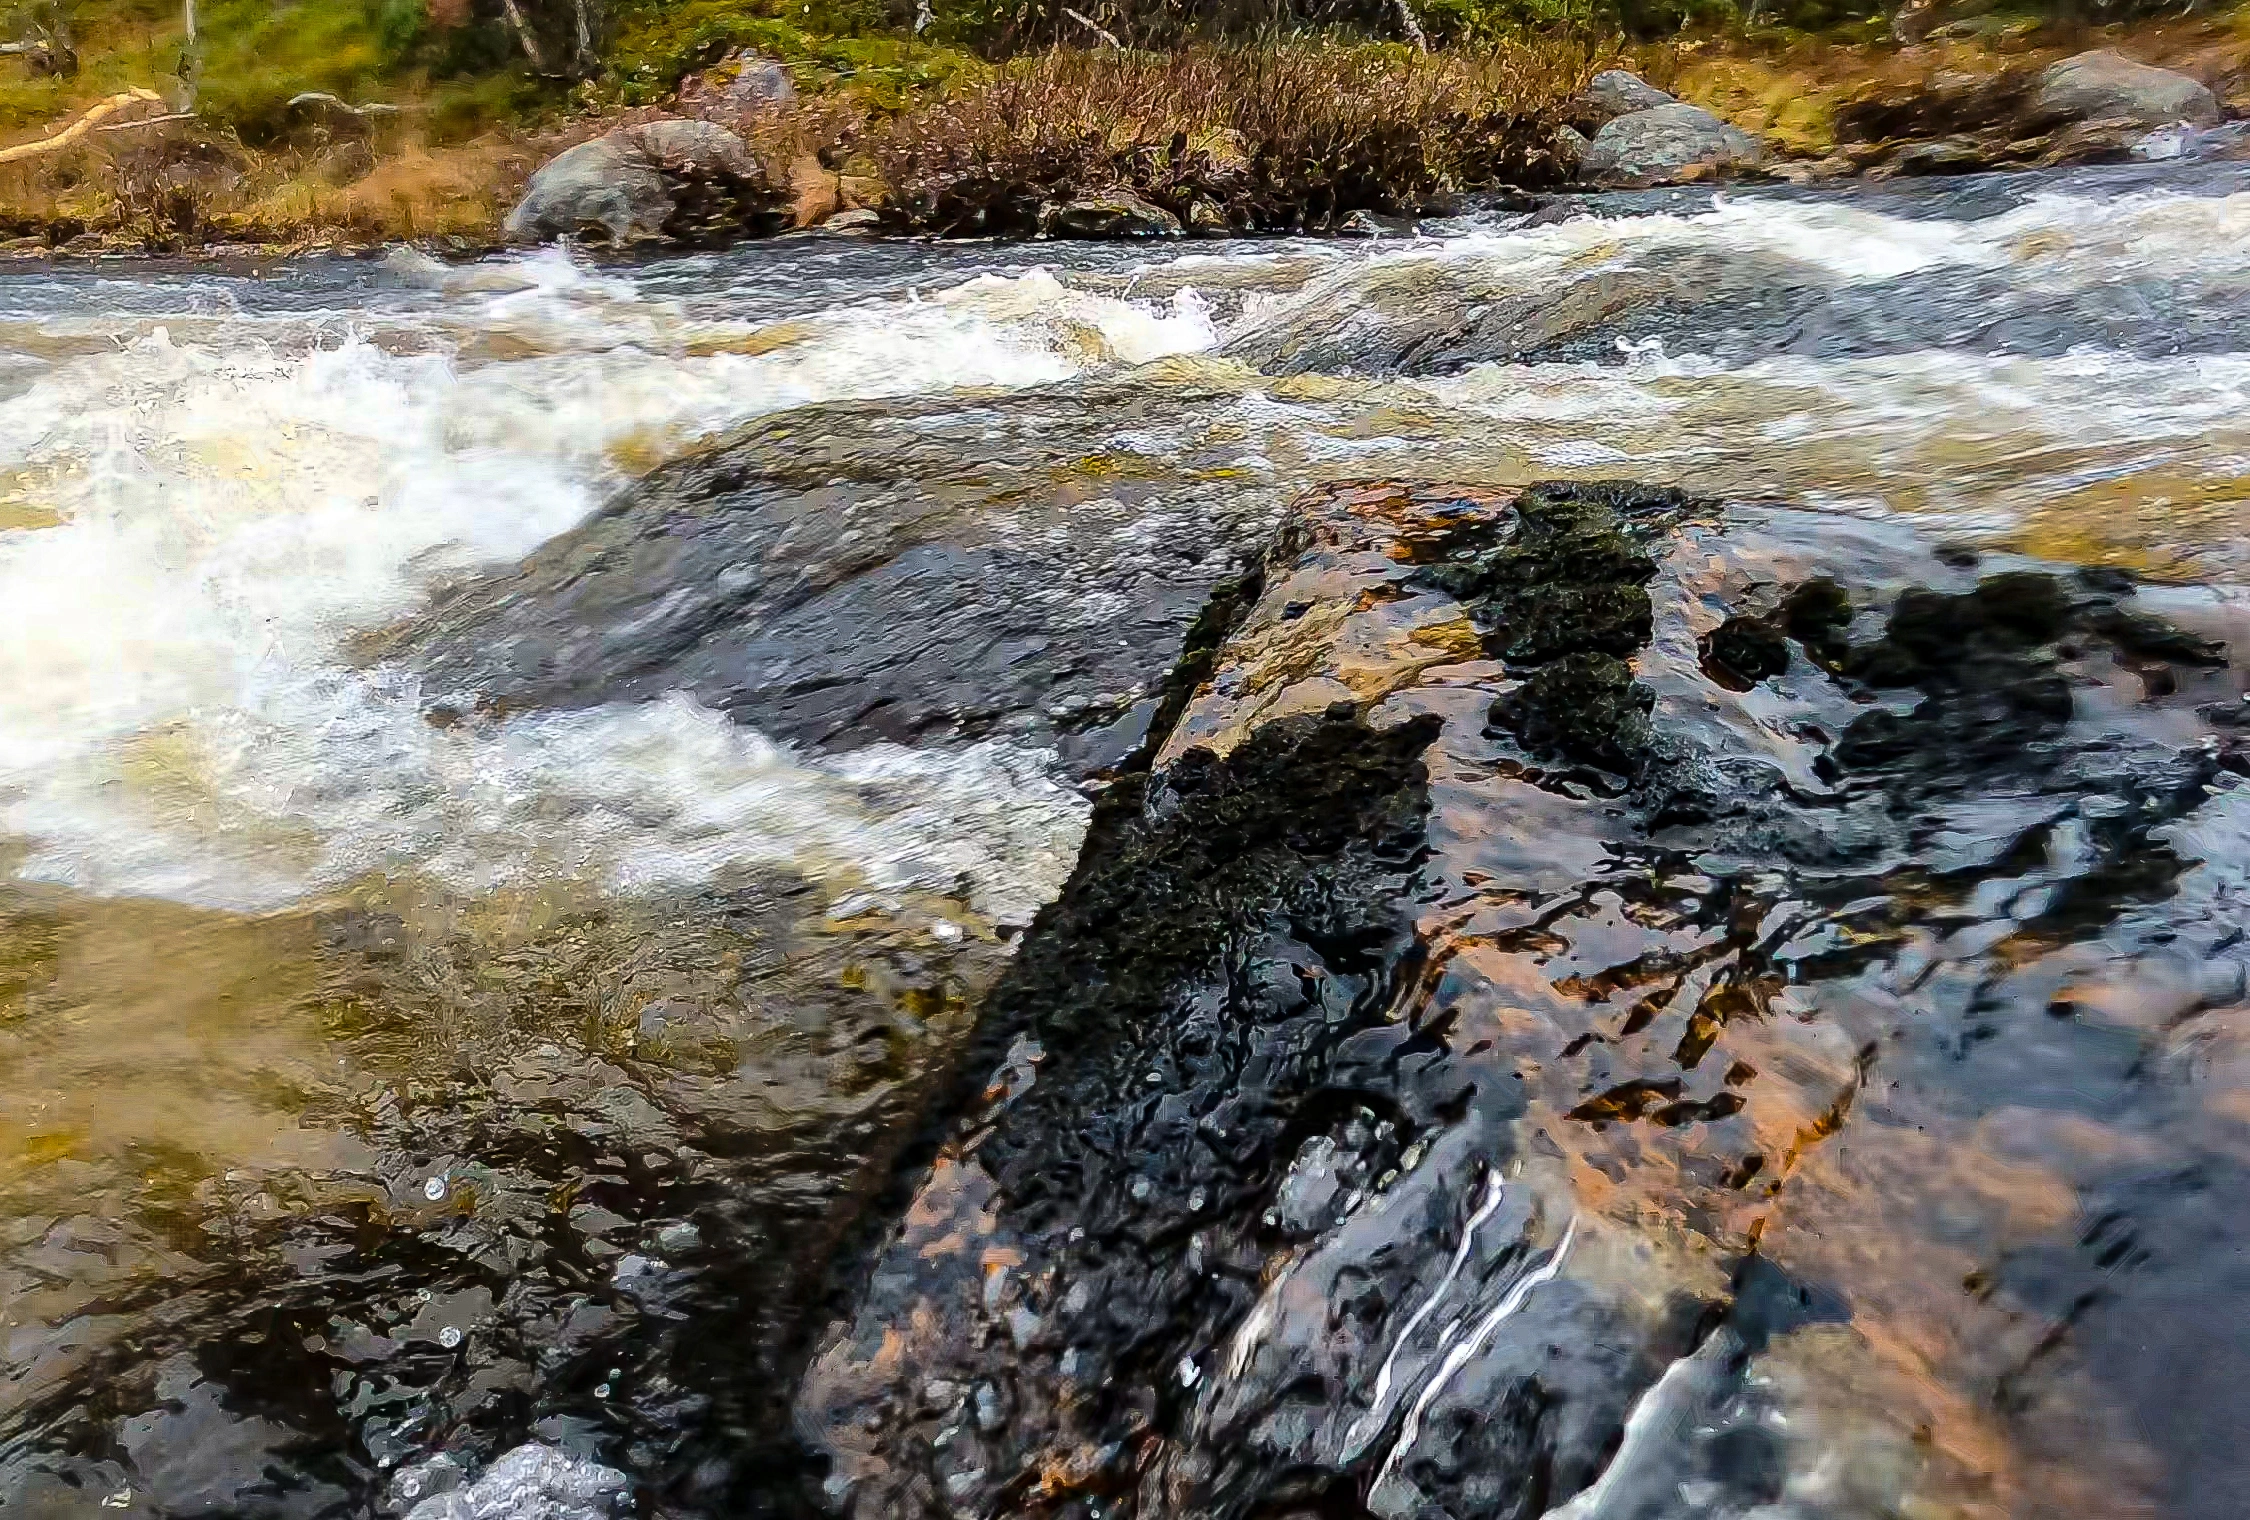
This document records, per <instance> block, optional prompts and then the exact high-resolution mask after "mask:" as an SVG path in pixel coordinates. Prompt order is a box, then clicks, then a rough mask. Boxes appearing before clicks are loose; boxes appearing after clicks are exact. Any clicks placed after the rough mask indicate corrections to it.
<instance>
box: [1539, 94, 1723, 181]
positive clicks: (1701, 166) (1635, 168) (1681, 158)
mask: <svg viewBox="0 0 2250 1520" xmlns="http://www.w3.org/2000/svg"><path fill="white" fill-rule="evenodd" d="M1765 158H1766V150H1765V145H1764V144H1763V143H1761V142H1759V141H1758V140H1757V139H1756V138H1755V137H1752V136H1751V135H1750V134H1749V133H1747V132H1745V131H1743V130H1742V129H1741V128H1740V127H1736V126H1731V125H1729V124H1728V123H1726V122H1723V121H1721V120H1719V118H1718V117H1716V116H1713V115H1712V114H1711V113H1710V112H1709V111H1706V110H1704V109H1703V108H1702V107H1701V106H1691V105H1689V104H1687V103H1686V102H1684V101H1677V100H1675V101H1670V102H1669V103H1667V104H1664V105H1657V106H1651V107H1649V108H1647V109H1645V110H1638V111H1631V112H1628V113H1626V114H1625V115H1622V116H1617V117H1613V118H1611V119H1610V120H1609V121H1607V122H1605V123H1604V124H1603V125H1602V129H1601V130H1600V131H1599V132H1596V133H1595V134H1594V139H1593V141H1592V143H1590V144H1589V145H1588V146H1587V148H1586V151H1585V153H1584V154H1583V155H1582V156H1581V157H1580V159H1579V172H1580V174H1581V175H1583V176H1584V177H1585V178H1587V179H1590V180H1592V181H1594V182H1595V183H1597V184H1603V185H1619V186H1641V185H1665V184H1673V183H1676V182H1678V181H1680V180H1682V179H1689V178H1694V177H1698V176H1702V175H1710V174H1716V173H1721V172H1726V171H1733V170H1741V169H1749V168H1755V167H1756V166H1757V165H1759V164H1762V163H1763V162H1765Z"/></svg>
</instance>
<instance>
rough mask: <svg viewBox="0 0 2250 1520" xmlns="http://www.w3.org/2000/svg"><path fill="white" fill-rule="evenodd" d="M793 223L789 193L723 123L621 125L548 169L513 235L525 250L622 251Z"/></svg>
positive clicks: (510, 227)
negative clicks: (578, 245)
mask: <svg viewBox="0 0 2250 1520" xmlns="http://www.w3.org/2000/svg"><path fill="white" fill-rule="evenodd" d="M787 222H788V215H787V197H786V195H783V194H781V193H779V192H777V191H776V189H775V188H774V186H773V184H772V183H771V181H770V179H769V176H768V175H767V174H766V172H765V170H764V167H763V166H762V165H761V164H760V163H759V162H758V160H757V157H756V156H755V155H754V154H753V153H752V152H751V151H750V149H749V147H748V146H747V145H746V144H745V143H744V142H743V140H742V139H741V138H740V137H738V136H736V135H735V134H734V133H733V132H730V131H728V130H727V129H726V128H725V127H722V126H720V125H718V124H716V123H714V122H708V121H691V120H665V121H652V122H645V123H641V124H639V125H636V126H630V127H620V128H618V129H617V130H615V131H613V132H609V133H606V134H604V135H603V136H601V137H597V138H594V139H593V140H591V141H589V142H583V143H580V144H579V145H578V146H577V147H575V148H571V149H568V150H566V151H565V152H563V153H561V154H558V155H557V156H556V157H555V158H553V159H552V160H550V161H549V162H547V163H546V164H544V165H542V166H541V167H540V169H539V171H538V172H537V173H536V174H534V175H532V177H531V183H530V184H529V185H527V186H525V188H524V194H523V199H522V200H520V201H518V202H517V203H516V206H515V208H514V209H513V210H511V211H510V212H509V213H508V217H507V222H506V224H505V227H504V231H505V233H506V236H507V237H508V240H509V241H511V242H518V243H539V242H547V241H549V240H552V239H555V238H563V237H575V238H585V239H589V240H592V241H597V242H608V243H610V244H613V245H619V246H622V245H624V244H628V243H634V242H643V241H651V240H686V241H700V240H707V239H710V238H714V237H724V236H728V235H738V234H740V233H743V232H773V231H778V230H779V229H780V228H781V227H783V226H786V225H787Z"/></svg>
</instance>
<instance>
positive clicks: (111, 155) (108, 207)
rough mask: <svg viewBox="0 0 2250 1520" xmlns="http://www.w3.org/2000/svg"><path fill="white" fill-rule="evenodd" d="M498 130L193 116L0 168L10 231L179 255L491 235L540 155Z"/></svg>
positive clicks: (4, 232)
mask: <svg viewBox="0 0 2250 1520" xmlns="http://www.w3.org/2000/svg"><path fill="white" fill-rule="evenodd" d="M542 146H543V145H541V144H538V143H534V142H531V141H528V140H524V139H512V138H499V137H492V138H486V139H482V140H479V141H476V142H471V143H464V144H457V145H450V146H444V147H432V146H429V145H428V144H426V143H424V142H422V141H420V140H418V139H413V138H399V137H393V138H390V139H387V140H378V141H373V142H360V141H346V142H340V143H326V144H317V145H296V146H282V147H277V148H267V149H252V148H246V147H244V146H243V145H242V144H241V143H239V142H238V141H236V140H235V139H234V138H232V137H231V136H230V135H228V134H225V133H220V132H214V131H211V130H209V129H207V128H203V127H201V126H199V125H198V124H196V123H182V124H179V125H177V126H171V127H167V128H162V129H157V128H151V129H149V130H147V131H145V132H138V133H132V134H121V135H119V136H116V137H113V138H105V139H98V140H94V141H90V142H88V143H86V144H85V145H83V146H78V147H74V148H72V149H69V150H66V151H63V152H59V153H56V154H53V155H49V156H44V157H42V158H39V159H36V160H32V161H27V162H24V163H19V164H10V165H0V237H7V238H15V239H23V240H26V241H32V240H36V241H37V242H39V243H41V244H45V245H48V246H61V245H63V244H66V243H70V242H72V241H74V240H76V241H81V242H84V243H89V244H99V245H101V246H105V247H112V248H140V249H146V250H149V251H152V252H171V251H177V250H181V249H187V248H194V247H197V246H201V245H205V244H210V243H282V244H298V243H307V242H327V243H333V242H347V243H375V242H384V241H390V240H395V239H402V238H465V239H469V240H471V241H479V242H481V241H487V240H489V239H490V238H491V237H492V236H493V235H494V234H495V231H496V229H497V228H498V226H499V224H500V218H501V217H502V216H503V215H504V214H505V213H506V211H507V208H508V206H509V205H510V204H511V203H512V201H513V200H514V198H515V196H516V194H517V193H518V192H519V191H520V190H521V188H522V185H523V182H524V180H525V179H526V178H527V177H528V176H529V174H530V172H531V170H532V169H533V168H534V167H535V166H536V165H537V164H538V162H539V161H540V159H541V157H542V156H543V153H542Z"/></svg>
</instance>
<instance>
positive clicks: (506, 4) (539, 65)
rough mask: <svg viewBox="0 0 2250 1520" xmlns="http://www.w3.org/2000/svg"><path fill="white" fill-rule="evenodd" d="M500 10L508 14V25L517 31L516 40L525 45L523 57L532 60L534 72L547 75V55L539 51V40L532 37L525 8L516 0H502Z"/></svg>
mask: <svg viewBox="0 0 2250 1520" xmlns="http://www.w3.org/2000/svg"><path fill="white" fill-rule="evenodd" d="M500 8H501V9H502V10H504V11H506V12H507V13H508V25H510V26H512V27H514V28H515V29H516V40H517V41H519V42H521V43H522V44H523V55H524V57H526V58H528V59H530V60H531V68H532V72H533V73H536V74H544V73H546V72H547V59H546V55H545V54H543V53H541V52H540V51H539V39H538V38H536V37H534V36H532V35H531V23H530V22H529V21H527V20H525V19H524V14H523V7H522V6H521V5H518V4H517V3H516V0H500Z"/></svg>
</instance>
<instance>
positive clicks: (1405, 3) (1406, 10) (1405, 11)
mask: <svg viewBox="0 0 2250 1520" xmlns="http://www.w3.org/2000/svg"><path fill="white" fill-rule="evenodd" d="M1391 6H1392V8H1393V9H1395V10H1396V11H1397V12H1398V29H1399V30H1400V31H1402V32H1404V33H1406V40H1407V41H1408V42H1411V43H1413V44H1414V51H1416V52H1417V53H1427V52H1428V51H1429V50H1430V37H1429V33H1427V32H1425V31H1423V30H1422V23H1421V21H1420V20H1419V19H1418V18H1417V17H1416V16H1415V14H1414V7H1413V5H1412V4H1410V3H1409V0H1391Z"/></svg>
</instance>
